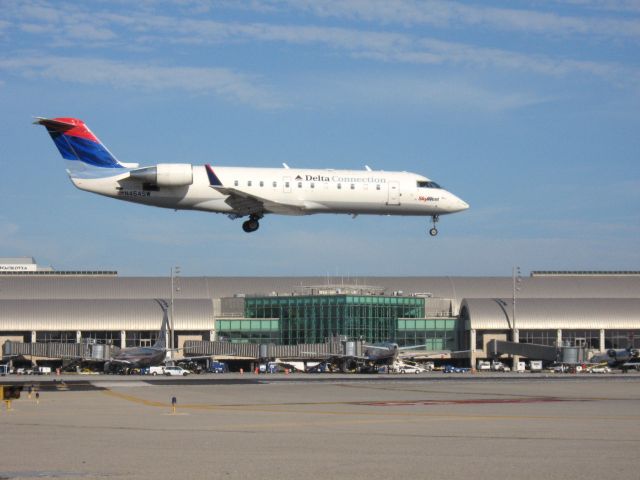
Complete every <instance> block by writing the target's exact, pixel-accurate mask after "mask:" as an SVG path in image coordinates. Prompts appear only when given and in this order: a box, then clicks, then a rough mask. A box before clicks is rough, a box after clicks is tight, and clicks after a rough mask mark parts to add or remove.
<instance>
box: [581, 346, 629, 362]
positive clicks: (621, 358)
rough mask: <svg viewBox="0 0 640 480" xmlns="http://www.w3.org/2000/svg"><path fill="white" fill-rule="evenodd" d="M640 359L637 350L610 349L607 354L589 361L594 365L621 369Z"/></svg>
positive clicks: (599, 355) (596, 356)
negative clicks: (633, 360)
mask: <svg viewBox="0 0 640 480" xmlns="http://www.w3.org/2000/svg"><path fill="white" fill-rule="evenodd" d="M634 358H640V350H639V349H637V348H632V347H629V348H619V349H615V348H610V349H609V350H607V351H606V352H605V353H601V354H598V355H594V356H593V357H591V358H590V359H589V362H590V363H592V364H605V363H606V364H607V365H608V366H609V367H619V366H621V365H623V364H624V363H626V362H628V361H629V360H631V359H634Z"/></svg>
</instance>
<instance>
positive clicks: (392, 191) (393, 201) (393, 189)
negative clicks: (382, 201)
mask: <svg viewBox="0 0 640 480" xmlns="http://www.w3.org/2000/svg"><path fill="white" fill-rule="evenodd" d="M387 205H400V183H399V182H389V196H388V198H387Z"/></svg>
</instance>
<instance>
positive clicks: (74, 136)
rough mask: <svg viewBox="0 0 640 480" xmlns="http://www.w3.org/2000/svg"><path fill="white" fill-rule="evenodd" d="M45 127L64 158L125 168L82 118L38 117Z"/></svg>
mask: <svg viewBox="0 0 640 480" xmlns="http://www.w3.org/2000/svg"><path fill="white" fill-rule="evenodd" d="M35 123H37V124H38V125H43V126H44V127H46V129H47V131H48V132H49V135H51V138H52V139H53V142H54V143H55V144H56V147H58V150H59V151H60V154H61V155H62V157H63V158H64V159H65V160H71V161H79V162H82V163H86V164H88V165H92V166H94V167H99V168H125V167H126V166H127V165H125V164H122V163H120V162H119V161H118V160H117V159H116V158H115V157H114V156H113V155H112V154H111V152H109V150H107V148H106V147H105V146H104V145H103V144H102V142H100V140H98V137H96V136H95V135H94V134H93V132H91V130H89V127H87V126H86V125H85V124H84V122H83V121H82V120H78V119H76V118H54V119H48V118H38V119H37V120H36V122H35Z"/></svg>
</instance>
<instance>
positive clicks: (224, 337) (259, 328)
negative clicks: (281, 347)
mask: <svg viewBox="0 0 640 480" xmlns="http://www.w3.org/2000/svg"><path fill="white" fill-rule="evenodd" d="M216 332H217V334H218V340H220V341H229V342H232V343H278V344H279V343H281V341H280V320H278V319H277V318H276V319H273V318H269V319H264V320H252V319H249V318H240V319H239V318H233V319H224V318H221V319H218V320H216Z"/></svg>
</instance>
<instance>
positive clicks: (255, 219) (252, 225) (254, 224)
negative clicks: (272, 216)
mask: <svg viewBox="0 0 640 480" xmlns="http://www.w3.org/2000/svg"><path fill="white" fill-rule="evenodd" d="M261 218H262V215H255V214H253V215H251V216H250V217H249V220H247V221H246V222H244V223H243V224H242V230H244V231H245V232H247V233H251V232H255V231H256V230H258V228H260V222H259V220H260V219H261Z"/></svg>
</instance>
